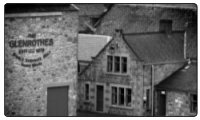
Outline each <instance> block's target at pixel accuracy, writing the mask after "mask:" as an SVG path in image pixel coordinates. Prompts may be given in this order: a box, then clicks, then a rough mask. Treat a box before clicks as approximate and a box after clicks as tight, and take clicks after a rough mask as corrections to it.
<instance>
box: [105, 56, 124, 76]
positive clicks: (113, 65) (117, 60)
mask: <svg viewBox="0 0 200 120" xmlns="http://www.w3.org/2000/svg"><path fill="white" fill-rule="evenodd" d="M107 72H113V73H122V74H125V73H127V57H120V56H110V55H108V56H107Z"/></svg>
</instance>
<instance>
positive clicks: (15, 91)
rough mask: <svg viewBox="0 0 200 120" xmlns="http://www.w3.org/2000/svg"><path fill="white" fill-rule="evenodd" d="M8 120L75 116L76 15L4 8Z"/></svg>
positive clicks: (45, 8) (33, 7)
mask: <svg viewBox="0 0 200 120" xmlns="http://www.w3.org/2000/svg"><path fill="white" fill-rule="evenodd" d="M4 20H5V24H4V29H5V40H4V41H5V45H4V46H5V60H4V65H5V68H4V70H5V79H4V83H5V85H4V86H5V103H4V106H5V113H4V114H5V116H75V115H76V106H77V105H76V98H77V88H76V84H77V74H78V72H77V45H78V41H77V40H78V12H77V10H76V9H75V8H73V7H72V6H71V5H68V4H6V5H5V18H4Z"/></svg>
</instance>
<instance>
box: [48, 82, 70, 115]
mask: <svg viewBox="0 0 200 120" xmlns="http://www.w3.org/2000/svg"><path fill="white" fill-rule="evenodd" d="M68 90H69V87H68V86H61V87H49V88H47V116H68Z"/></svg>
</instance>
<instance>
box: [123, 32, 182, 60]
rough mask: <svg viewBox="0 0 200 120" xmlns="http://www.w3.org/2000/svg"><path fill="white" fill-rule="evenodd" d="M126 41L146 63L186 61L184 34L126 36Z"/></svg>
mask: <svg viewBox="0 0 200 120" xmlns="http://www.w3.org/2000/svg"><path fill="white" fill-rule="evenodd" d="M124 40H125V42H127V44H128V45H129V47H130V48H131V49H132V50H133V51H134V52H135V53H136V54H137V55H138V56H139V57H140V59H142V60H143V61H144V62H145V63H158V62H170V61H179V60H180V61H182V60H184V57H183V41H184V33H183V32H172V33H171V34H166V33H164V32H163V33H161V32H155V33H139V34H124Z"/></svg>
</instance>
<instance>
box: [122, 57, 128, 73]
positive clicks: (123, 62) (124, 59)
mask: <svg viewBox="0 0 200 120" xmlns="http://www.w3.org/2000/svg"><path fill="white" fill-rule="evenodd" d="M126 72H127V58H126V57H122V73H126Z"/></svg>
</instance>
